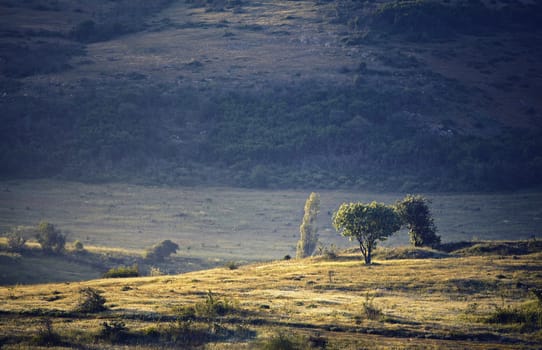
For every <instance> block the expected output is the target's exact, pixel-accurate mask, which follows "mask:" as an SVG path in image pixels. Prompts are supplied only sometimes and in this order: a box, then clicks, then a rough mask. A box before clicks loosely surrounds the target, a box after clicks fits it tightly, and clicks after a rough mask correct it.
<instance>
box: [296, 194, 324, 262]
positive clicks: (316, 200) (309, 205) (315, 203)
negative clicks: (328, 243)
mask: <svg viewBox="0 0 542 350" xmlns="http://www.w3.org/2000/svg"><path fill="white" fill-rule="evenodd" d="M304 210H305V214H304V215H303V221H302V222H301V226H300V227H299V233H300V239H299V241H298V242H297V251H296V257H297V258H298V259H300V258H305V257H307V256H310V255H312V254H313V253H314V251H315V250H316V246H317V245H318V227H317V226H316V218H317V216H318V213H319V212H320V195H319V194H318V193H315V192H312V193H311V194H310V195H309V198H307V201H306V202H305V209H304Z"/></svg>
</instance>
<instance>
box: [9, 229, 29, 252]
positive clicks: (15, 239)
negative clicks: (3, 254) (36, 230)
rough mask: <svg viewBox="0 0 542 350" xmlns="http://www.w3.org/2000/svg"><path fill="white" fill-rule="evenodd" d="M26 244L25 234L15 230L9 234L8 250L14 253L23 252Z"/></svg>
mask: <svg viewBox="0 0 542 350" xmlns="http://www.w3.org/2000/svg"><path fill="white" fill-rule="evenodd" d="M25 244H26V238H25V237H24V236H23V233H22V232H20V231H18V230H15V231H13V232H10V233H9V234H8V249H9V250H11V251H14V252H20V251H21V250H23V248H24V245H25Z"/></svg>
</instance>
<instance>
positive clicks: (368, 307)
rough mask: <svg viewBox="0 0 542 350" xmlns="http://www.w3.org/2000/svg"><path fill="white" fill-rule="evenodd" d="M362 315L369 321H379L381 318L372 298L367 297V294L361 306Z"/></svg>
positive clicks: (380, 313)
mask: <svg viewBox="0 0 542 350" xmlns="http://www.w3.org/2000/svg"><path fill="white" fill-rule="evenodd" d="M362 306H363V315H364V316H365V317H366V318H367V319H369V320H373V321H374V320H379V319H381V317H382V310H381V309H380V308H378V307H377V306H376V305H375V304H374V296H373V297H371V296H369V293H368V292H367V294H365V301H364V302H363V304H362Z"/></svg>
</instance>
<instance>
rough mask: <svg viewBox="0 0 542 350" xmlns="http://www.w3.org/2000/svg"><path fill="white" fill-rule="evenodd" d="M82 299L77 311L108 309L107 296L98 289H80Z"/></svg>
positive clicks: (91, 311) (92, 311) (86, 311)
mask: <svg viewBox="0 0 542 350" xmlns="http://www.w3.org/2000/svg"><path fill="white" fill-rule="evenodd" d="M79 294H80V299H79V304H78V305H77V308H76V311H79V312H85V313H94V312H100V311H104V310H106V309H107V307H106V306H105V302H106V300H105V298H104V297H103V296H102V294H101V292H99V291H98V290H96V289H94V288H91V287H86V288H82V289H81V290H79Z"/></svg>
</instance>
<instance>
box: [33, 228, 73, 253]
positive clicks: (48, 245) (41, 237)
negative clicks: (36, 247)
mask: <svg viewBox="0 0 542 350" xmlns="http://www.w3.org/2000/svg"><path fill="white" fill-rule="evenodd" d="M36 239H37V240H38V243H39V244H40V245H41V249H42V250H43V251H44V252H46V253H55V254H59V253H61V252H62V251H64V247H65V245H66V236H65V235H63V234H62V232H61V231H60V230H58V229H57V228H56V227H55V225H53V224H51V223H48V222H46V221H42V222H40V223H39V225H38V229H37V233H36Z"/></svg>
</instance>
